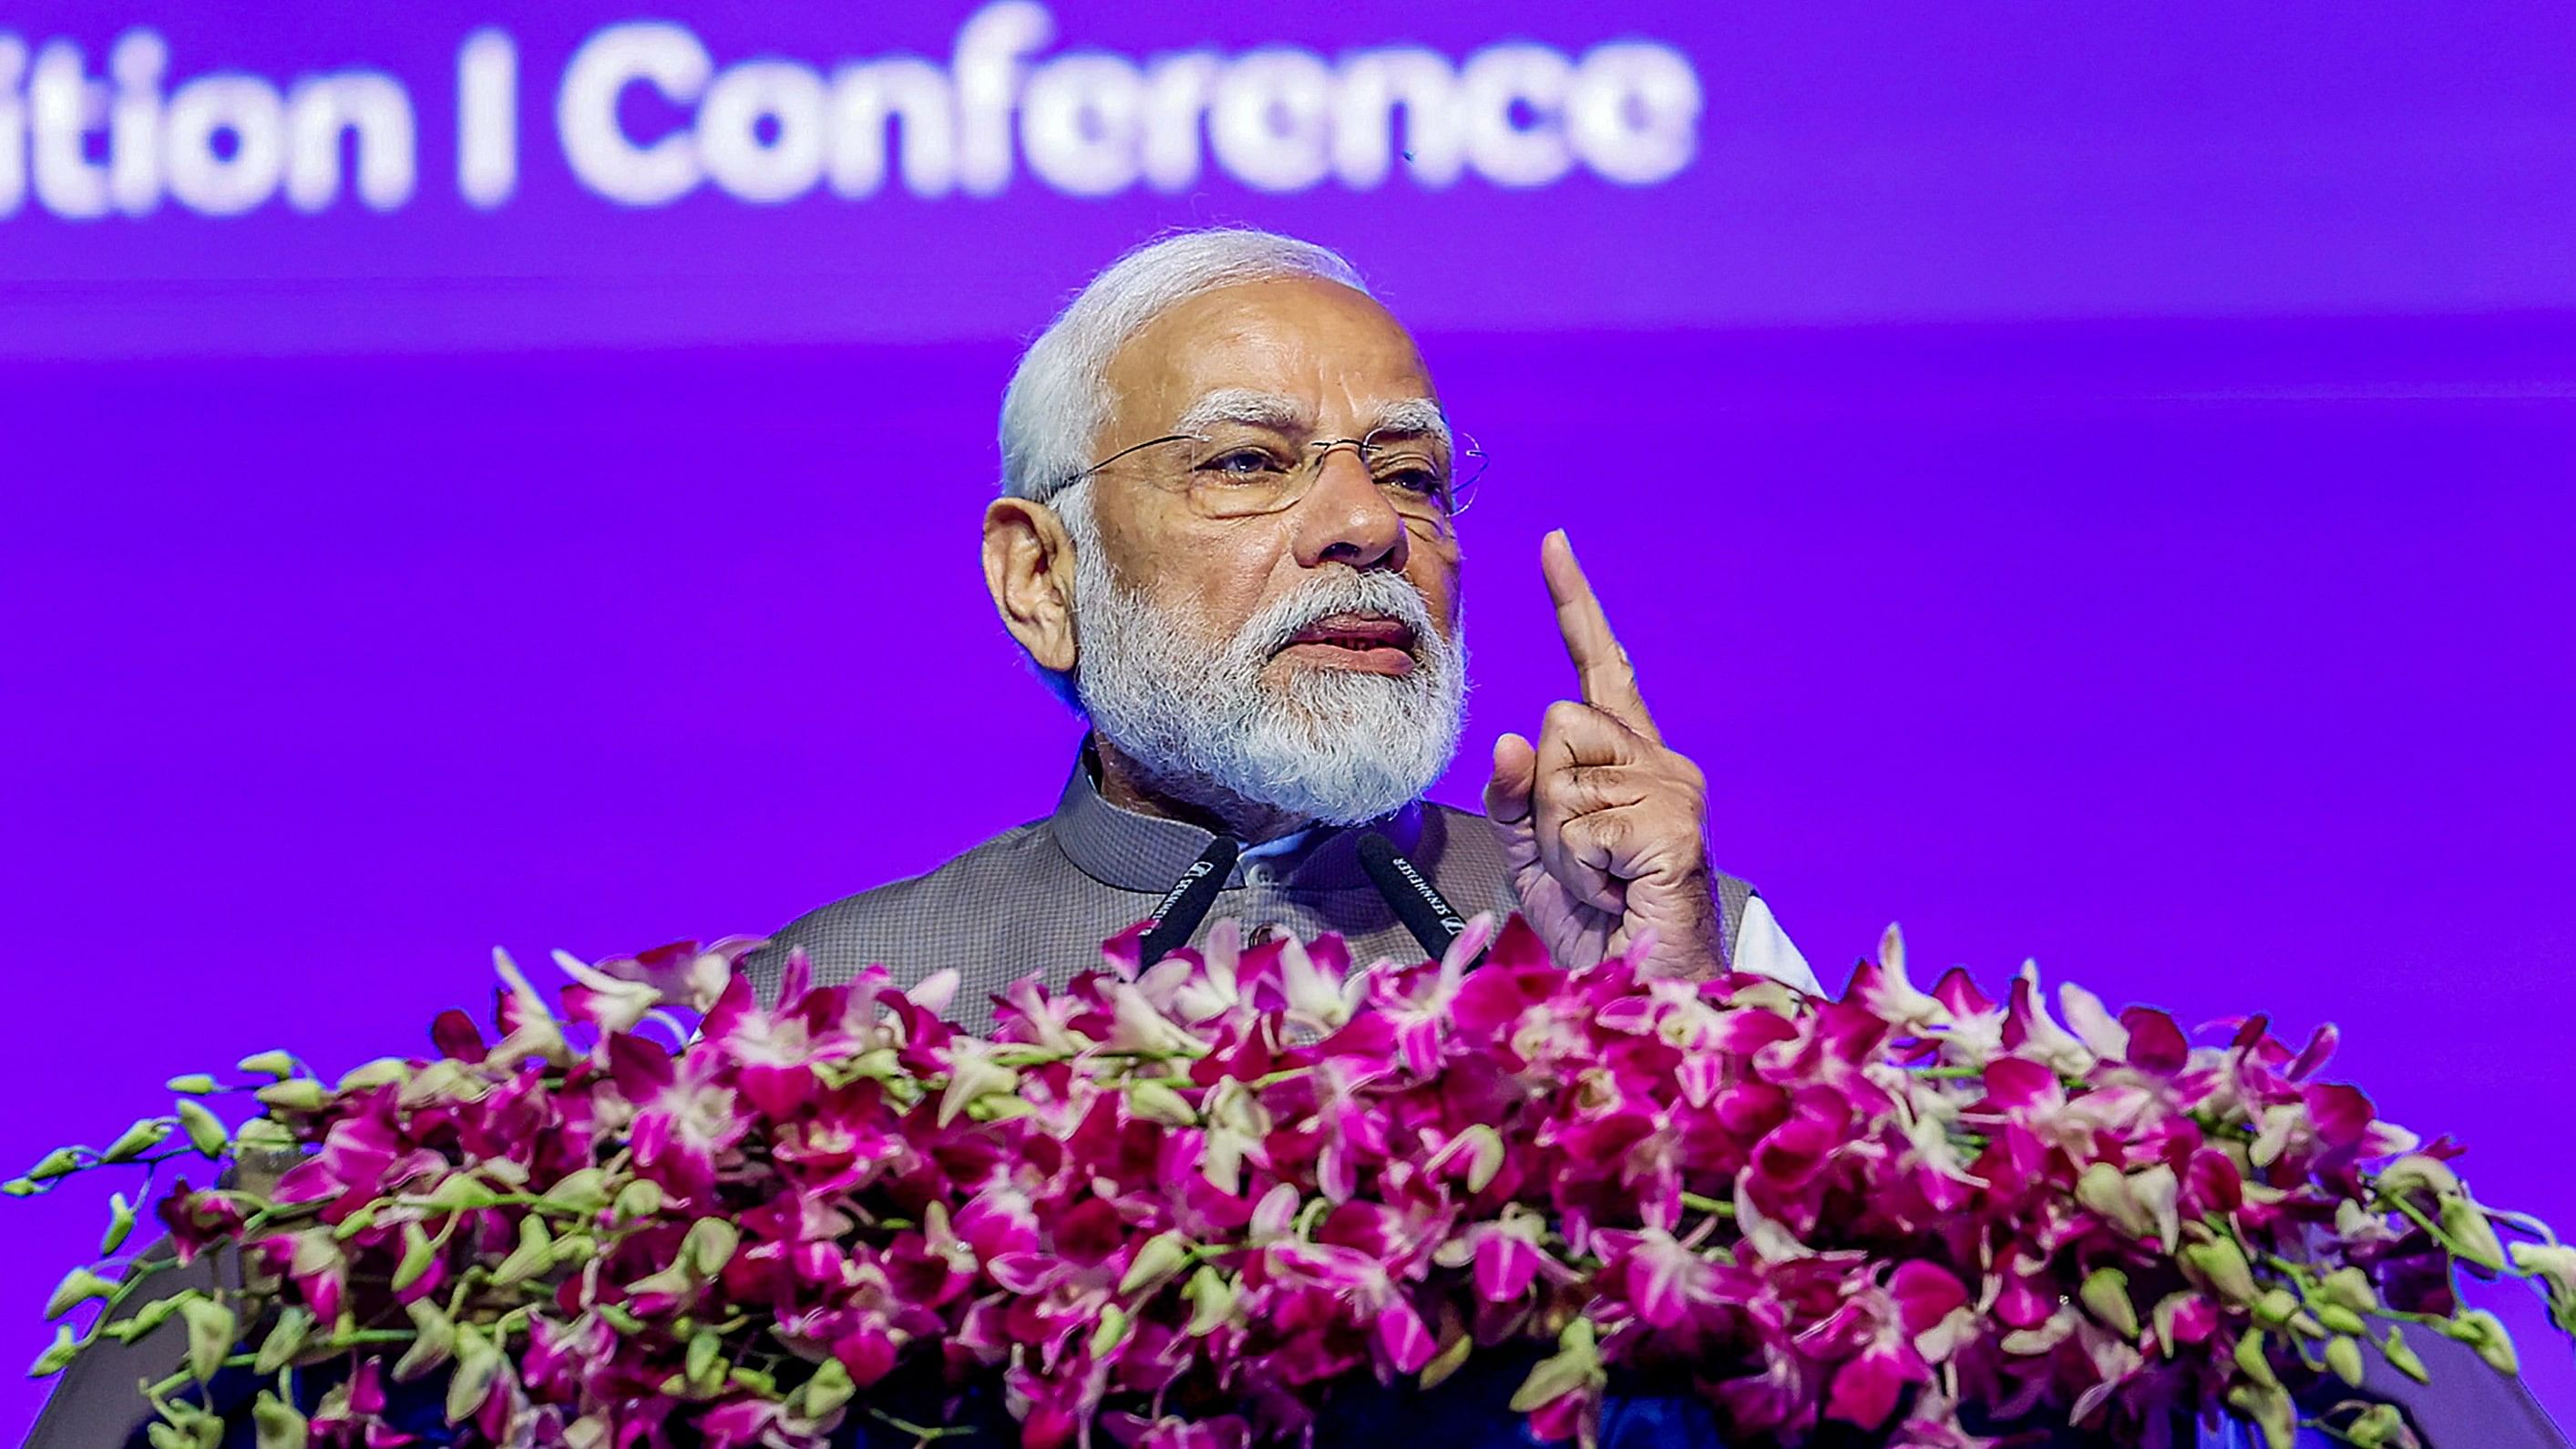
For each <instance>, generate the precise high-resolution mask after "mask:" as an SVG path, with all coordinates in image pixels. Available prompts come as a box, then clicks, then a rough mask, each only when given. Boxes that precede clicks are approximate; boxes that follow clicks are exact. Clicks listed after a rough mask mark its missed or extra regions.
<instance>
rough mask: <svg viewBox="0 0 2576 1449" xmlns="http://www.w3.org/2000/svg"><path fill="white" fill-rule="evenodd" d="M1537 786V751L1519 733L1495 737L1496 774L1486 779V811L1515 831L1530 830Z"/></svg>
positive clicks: (1492, 817)
mask: <svg viewBox="0 0 2576 1449" xmlns="http://www.w3.org/2000/svg"><path fill="white" fill-rule="evenodd" d="M1537 786H1538V751H1537V749H1535V748H1534V747H1532V746H1531V744H1530V742H1529V741H1528V740H1525V739H1523V738H1521V737H1520V736H1519V735H1513V734H1507V735H1503V736H1501V737H1500V738H1498V739H1496V740H1495V741H1494V774H1493V778H1491V779H1489V780H1487V781H1486V782H1485V815H1486V818H1488V819H1490V820H1492V821H1493V822H1494V824H1496V825H1498V826H1501V827H1504V828H1505V829H1507V830H1510V831H1512V832H1513V833H1515V834H1523V835H1526V834H1528V833H1529V832H1530V831H1531V830H1532V829H1533V828H1534V826H1533V824H1532V822H1531V820H1530V792H1531V791H1533V790H1534V789H1536V788H1537Z"/></svg>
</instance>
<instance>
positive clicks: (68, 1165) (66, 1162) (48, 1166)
mask: <svg viewBox="0 0 2576 1449" xmlns="http://www.w3.org/2000/svg"><path fill="white" fill-rule="evenodd" d="M80 1165H81V1155H80V1152H79V1151H78V1150H77V1149H75V1148H70V1147H57V1148H55V1149H54V1150H53V1151H51V1152H48V1153H46V1154H45V1155H44V1157H43V1158H42V1159H40V1160H39V1161H38V1162H37V1163H36V1165H35V1166H33V1167H31V1168H28V1169H27V1179H28V1180H29V1181H30V1182H51V1181H53V1180H54V1179H55V1178H58V1177H69V1176H71V1175H72V1174H73V1173H75V1172H78V1171H80Z"/></svg>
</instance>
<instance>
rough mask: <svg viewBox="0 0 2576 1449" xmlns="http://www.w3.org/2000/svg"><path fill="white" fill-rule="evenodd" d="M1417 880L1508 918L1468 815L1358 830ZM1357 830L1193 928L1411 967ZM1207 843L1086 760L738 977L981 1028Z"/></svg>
mask: <svg viewBox="0 0 2576 1449" xmlns="http://www.w3.org/2000/svg"><path fill="white" fill-rule="evenodd" d="M1369 828H1370V829H1374V830H1376V831H1377V832H1378V833H1380V834H1383V835H1385V836H1386V837H1387V839H1388V840H1389V841H1390V842H1392V843H1393V844H1394V846H1395V848H1396V849H1397V850H1398V851H1401V852H1402V853H1403V854H1404V855H1405V857H1406V858H1407V859H1409V860H1411V861H1412V862H1413V863H1414V864H1415V865H1417V866H1419V867H1420V868H1421V869H1422V871H1423V873H1424V874H1426V875H1428V876H1430V877H1431V880H1432V882H1433V884H1435V885H1437V886H1438V887H1439V888H1440V893H1441V894H1442V895H1444V896H1446V897H1448V899H1449V903H1450V904H1451V905H1452V906H1455V907H1456V908H1457V910H1458V913H1459V914H1460V915H1463V916H1472V915H1474V914H1476V913H1477V912H1479V911H1494V912H1497V913H1501V912H1507V911H1511V910H1515V909H1517V908H1518V907H1519V904H1520V902H1519V899H1518V897H1516V896H1515V895H1514V894H1513V893H1512V884H1511V872H1510V870H1509V868H1508V867H1506V866H1505V864H1504V863H1503V852H1502V846H1501V843H1500V842H1499V841H1497V840H1496V839H1495V838H1494V830H1493V827H1492V826H1491V825H1489V824H1487V823H1486V822H1485V818H1484V817H1483V816H1481V815H1474V814H1470V813H1469V812H1467V811H1464V810H1453V809H1451V808H1449V807H1448V806H1446V805H1434V804H1431V803H1429V802H1427V801H1424V802H1417V803H1416V804H1414V805H1411V806H1408V807H1406V808H1405V809H1404V810H1403V811H1401V812H1399V813H1398V814H1397V815H1395V816H1394V817H1393V818H1392V819H1389V820H1385V821H1381V822H1379V823H1378V824H1376V825H1374V826H1372V827H1369ZM1363 833H1365V832H1364V831H1362V830H1359V829H1336V828H1329V827H1327V828H1321V829H1317V830H1314V831H1310V832H1308V833H1307V834H1306V835H1304V836H1303V837H1301V838H1299V839H1298V841H1297V843H1296V844H1295V845H1294V846H1293V847H1291V848H1289V849H1286V850H1283V851H1280V852H1278V853H1276V854H1268V853H1264V854H1261V855H1257V856H1252V857H1249V858H1247V859H1245V860H1244V861H1242V862H1240V863H1239V864H1237V865H1236V867H1235V869H1234V874H1233V875H1232V876H1231V877H1229V878H1228V879H1227V881H1226V885H1225V889H1224V890H1223V891H1220V892H1219V893H1218V894H1217V898H1216V906H1215V908H1214V909H1212V910H1211V911H1209V912H1208V916H1207V920H1206V921H1204V922H1202V923H1201V924H1200V927H1199V932H1198V935H1197V936H1194V937H1193V938H1192V939H1193V940H1196V939H1199V938H1200V937H1203V936H1205V934H1206V932H1207V927H1208V925H1210V924H1212V923H1214V922H1216V921H1220V920H1225V919H1229V918H1231V919H1234V920H1238V921H1241V922H1242V923H1243V926H1244V930H1245V934H1246V936H1247V938H1251V939H1258V938H1259V934H1260V932H1261V931H1262V929H1263V928H1265V927H1277V928H1279V929H1282V930H1286V931H1290V932H1293V933H1295V934H1297V935H1299V936H1304V937H1312V936H1317V935H1321V934H1322V933H1324V932H1326V931H1333V932H1338V933H1339V934H1340V935H1341V936H1342V937H1343V938H1344V939H1345V940H1347V941H1349V942H1350V946H1351V955H1352V958H1353V959H1354V960H1355V961H1359V962H1368V961H1374V960H1376V959H1378V958H1379V957H1382V956H1393V957H1397V958H1400V959H1404V960H1418V959H1420V958H1421V956H1422V954H1423V953H1422V947H1421V946H1420V945H1419V944H1417V943H1416V942H1415V941H1414V939H1413V937H1412V935H1411V934H1410V933H1408V932H1407V931H1406V930H1405V928H1404V926H1403V924H1402V923H1401V922H1399V921H1398V920H1397V919H1396V918H1395V912H1394V911H1392V910H1391V909H1389V908H1388V906H1387V903H1386V900H1385V898H1384V897H1382V896H1380V895H1379V894H1378V892H1377V888H1376V887H1375V886H1372V885H1371V884H1370V883H1369V879H1368V876H1367V875H1366V874H1365V873H1364V872H1363V871H1362V870H1361V869H1360V863H1359V853H1358V849H1357V845H1358V841H1359V839H1360V837H1361V835H1362V834H1363ZM1214 839H1215V837H1214V836H1213V835H1211V834H1209V833H1208V832H1207V831H1205V830H1202V829H1200V828H1199V827H1197V826H1195V825H1191V824H1187V823H1185V822H1183V821H1178V820H1165V819H1160V818H1158V817H1155V816H1151V815H1139V814H1137V813H1136V812H1135V811H1133V810H1127V809H1122V808H1121V807H1119V806H1116V805H1113V804H1111V803H1109V802H1108V801H1107V800H1104V799H1102V798H1101V797H1100V791H1099V789H1098V788H1097V787H1096V786H1095V785H1094V784H1093V782H1092V769H1091V763H1090V751H1089V749H1088V748H1086V749H1085V750H1084V751H1083V759H1082V762H1081V763H1080V764H1078V765H1077V766H1076V767H1075V769H1074V772H1073V777H1072V778H1071V779H1070V780H1067V781H1066V782H1065V787H1064V796H1063V798H1062V799H1060V800H1059V801H1057V802H1056V807H1055V813H1054V814H1053V815H1050V816H1048V817H1047V818H1045V819H1043V820H1035V821H1031V822H1030V823H1028V824H1026V825H1023V826H1020V827H1019V828H1018V829H1016V830H1006V831H1004V832H1002V833H1001V834H999V835H996V836H994V837H993V838H992V839H990V840H987V841H985V842H984V843H983V844H981V845H978V846H976V847H975V848H974V849H972V850H969V851H967V852H966V853H965V854H964V855H961V856H958V857H957V858H956V859H954V860H952V861H950V862H948V863H947V864H946V865H943V866H941V867H939V868H938V869H937V870H934V871H932V872H930V873H929V874H928V875H917V876H914V877H912V878H911V879H909V880H899V881H896V882H894V883H892V884H890V885H882V886H879V887H877V888H876V889H875V890H870V891H861V892H860V893H859V894H857V895H854V896H849V897H846V898H844V899H842V900H837V901H834V902H832V903H831V904H830V905H827V906H824V907H822V908H820V909H818V910H814V911H810V912H807V913H806V914H805V915H802V916H799V917H797V918H796V919H795V920H793V921H791V922H789V923H788V924H787V926H786V928H785V929H783V930H781V931H780V932H779V933H778V934H777V935H776V936H775V937H773V938H772V939H771V941H770V943H769V944H768V945H767V946H765V947H763V948H762V949H761V950H760V951H759V952H758V953H757V954H755V955H754V956H752V957H751V959H750V960H749V961H748V962H747V963H746V965H745V969H746V970H747V971H748V972H749V973H750V976H751V979H752V982H753V984H755V985H757V986H758V987H759V988H760V991H761V994H762V995H763V996H770V995H773V994H775V992H776V991H777V989H778V979H779V973H780V972H781V971H782V970H784V969H785V967H786V964H787V953H788V952H789V951H791V950H794V949H796V948H799V947H802V948H803V949H804V951H805V954H806V956H807V957H808V958H809V959H811V960H812V961H813V963H814V980H815V982H816V984H818V985H832V984H835V983H838V982H843V981H847V980H849V979H850V978H851V977H852V976H854V975H856V974H857V973H858V971H859V969H860V968H861V967H863V966H867V965H869V964H871V963H875V962H882V963H884V964H885V965H886V966H887V967H888V968H889V969H890V970H892V971H893V972H894V977H895V981H896V982H897V984H908V983H910V982H913V981H917V980H919V979H921V978H922V977H924V976H926V975H929V974H930V973H931V972H933V971H938V970H942V969H944V968H947V967H952V966H953V967H955V968H957V971H958V972H959V974H960V976H961V977H962V980H961V981H960V982H959V985H958V991H957V998H956V1002H955V1004H954V1006H952V1008H951V1014H952V1015H954V1016H955V1017H956V1018H957V1019H958V1020H959V1021H960V1022H961V1023H962V1024H965V1025H968V1026H973V1027H978V1028H981V1027H986V1026H989V1025H990V1024H991V1022H992V1019H993V1018H992V1003H991V997H992V995H993V994H994V993H995V992H998V991H1001V990H1002V989H1003V988H1005V987H1007V986H1009V985H1010V984H1011V983H1012V982H1014V981H1017V980H1019V979H1020V978H1021V977H1023V976H1027V975H1029V974H1031V973H1033V972H1034V973H1036V974H1038V975H1041V976H1043V977H1045V978H1046V980H1047V981H1048V983H1049V984H1051V985H1061V984H1062V983H1064V982H1066V981H1068V980H1071V979H1072V977H1073V976H1074V975H1075V973H1077V972H1080V971H1085V970H1089V969H1091V968H1093V967H1095V966H1097V965H1098V964H1099V962H1100V943H1101V942H1102V941H1104V940H1107V939H1108V938H1109V937H1111V936H1114V935H1117V934H1118V933H1119V932H1120V931H1123V930H1125V929H1127V928H1128V927H1129V926H1132V925H1134V924H1136V923H1137V922H1138V921H1141V920H1143V919H1144V918H1145V917H1147V916H1148V915H1151V914H1152V913H1153V910H1154V907H1155V905H1156V904H1158V903H1159V902H1160V901H1161V900H1162V898H1163V895H1164V893H1165V892H1167V891H1169V890H1170V889H1171V888H1172V886H1173V885H1174V884H1175V883H1176V882H1178V881H1179V880H1180V878H1181V875H1182V872H1184V871H1186V870H1188V869H1189V868H1190V866H1191V865H1192V864H1193V863H1195V862H1196V861H1197V860H1198V858H1199V855H1200V853H1201V852H1202V851H1204V850H1206V849H1207V848H1208V845H1209V843H1210V842H1211V841H1213V840H1214ZM1717 880H1718V901H1719V905H1720V906H1721V908H1722V913H1723V918H1724V921H1725V927H1724V937H1725V939H1724V942H1723V944H1724V946H1725V948H1726V949H1727V950H1728V951H1729V952H1732V951H1733V950H1734V948H1735V933H1736V928H1737V926H1738V925H1739V924H1740V923H1741V921H1742V920H1743V916H1744V903H1745V901H1746V900H1747V899H1749V898H1750V897H1751V895H1752V890H1751V888H1750V887H1748V886H1747V885H1745V883H1744V882H1742V881H1740V880H1737V879H1735V878H1734V877H1733V876H1726V875H1721V876H1719V877H1718V878H1717Z"/></svg>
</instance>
